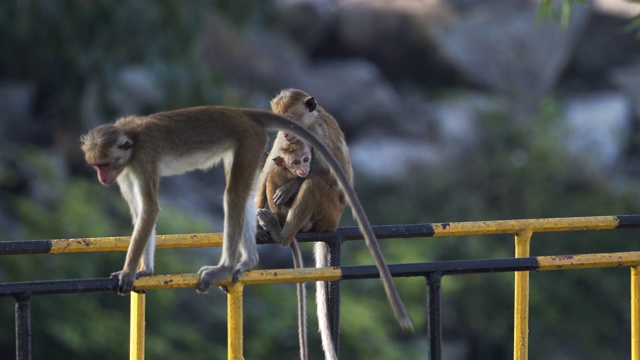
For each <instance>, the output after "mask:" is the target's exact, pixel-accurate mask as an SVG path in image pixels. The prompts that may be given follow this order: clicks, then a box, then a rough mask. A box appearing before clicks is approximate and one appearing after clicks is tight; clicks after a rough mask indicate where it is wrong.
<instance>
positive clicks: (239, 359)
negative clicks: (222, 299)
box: [225, 282, 244, 360]
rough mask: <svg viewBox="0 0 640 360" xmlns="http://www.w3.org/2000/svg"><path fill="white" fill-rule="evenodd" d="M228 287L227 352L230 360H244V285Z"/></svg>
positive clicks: (237, 283) (228, 285)
mask: <svg viewBox="0 0 640 360" xmlns="http://www.w3.org/2000/svg"><path fill="white" fill-rule="evenodd" d="M225 285H227V289H228V291H229V293H228V294H227V323H228V324H227V349H228V350H227V351H228V352H229V354H228V355H227V356H228V359H229V360H243V359H244V357H243V355H242V336H243V335H242V321H243V320H242V295H243V289H244V284H242V283H241V282H236V283H232V284H225Z"/></svg>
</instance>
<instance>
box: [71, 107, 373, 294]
mask: <svg viewBox="0 0 640 360" xmlns="http://www.w3.org/2000/svg"><path fill="white" fill-rule="evenodd" d="M268 130H285V131H288V132H292V133H293V134H295V135H296V136H299V137H300V138H301V139H302V140H303V141H304V142H306V143H308V144H309V145H310V146H312V147H313V148H314V149H316V151H317V152H318V153H320V154H322V153H324V154H325V156H324V158H325V159H326V160H327V161H328V162H329V166H330V167H331V168H332V169H334V170H335V171H338V172H339V171H340V166H339V165H338V163H337V162H336V160H335V159H333V158H332V157H331V154H330V152H329V151H328V150H327V149H326V147H324V146H323V144H322V143H321V142H320V141H319V140H318V139H316V138H315V136H313V134H311V133H309V132H308V131H307V130H306V129H304V128H303V127H301V126H299V125H298V124H297V123H295V122H292V121H291V120H288V119H286V118H284V117H281V116H278V115H275V114H273V113H271V112H268V111H263V110H254V109H233V108H225V107H217V106H202V107H195V108H188V109H182V110H175V111H168V112H163V113H158V114H153V115H149V116H129V117H125V118H122V119H120V120H118V121H116V122H115V123H114V124H108V125H101V126H99V127H97V128H96V129H94V130H92V131H91V132H89V133H88V134H87V135H86V136H83V137H82V150H83V151H84V152H85V157H86V160H87V162H88V163H90V164H91V165H92V166H93V167H94V168H95V169H96V170H97V172H98V179H99V180H100V182H101V183H103V184H104V185H110V184H112V183H113V182H117V183H118V185H119V187H120V190H121V192H122V195H123V197H124V198H125V200H126V201H127V202H128V204H129V207H130V209H131V216H132V220H133V224H134V230H133V234H132V236H131V243H130V246H129V249H128V251H127V255H126V260H125V264H124V267H123V269H122V271H119V272H116V273H114V274H112V275H113V276H114V277H117V278H118V279H119V282H118V292H119V293H121V294H127V293H129V292H130V291H131V290H132V289H133V283H134V280H135V278H136V277H137V276H144V275H149V274H151V273H152V272H153V253H154V248H155V243H154V241H155V223H156V219H157V216H158V212H159V211H160V209H159V206H158V200H157V191H158V186H159V182H160V177H161V176H168V175H177V174H180V173H184V172H186V171H190V170H194V169H206V168H209V167H211V166H213V165H214V164H215V163H216V161H218V160H221V161H222V162H223V164H224V170H225V178H226V182H227V187H226V189H225V195H224V208H225V220H224V229H225V232H224V242H223V249H222V257H221V259H220V262H219V264H218V265H217V266H205V267H203V268H201V269H200V272H199V273H200V274H201V277H200V281H199V283H198V286H197V289H198V291H200V292H206V291H207V290H208V289H209V287H211V286H212V285H213V284H214V283H216V282H219V281H222V280H223V279H225V278H227V277H228V276H230V275H232V274H233V275H238V274H240V273H242V272H244V271H246V270H248V269H251V268H252V267H253V266H255V264H256V263H257V261H258V254H257V250H256V247H255V226H254V224H255V223H254V221H253V219H248V216H253V214H255V208H254V207H253V204H252V201H253V199H252V196H251V193H252V191H253V189H254V186H255V181H256V178H257V176H258V173H259V166H260V162H261V161H262V153H263V152H264V150H265V148H266V145H267V140H268V137H267V131H268ZM114 139H115V140H114ZM340 179H341V180H340V181H341V183H342V184H343V185H344V186H345V189H347V190H348V193H349V195H350V198H349V199H350V201H351V200H353V201H354V204H355V205H354V206H357V207H360V206H359V202H358V200H357V196H356V195H355V192H353V189H352V188H351V187H350V186H349V182H348V180H347V178H346V177H345V176H344V174H342V175H340ZM365 223H366V219H365ZM363 231H364V230H363Z"/></svg>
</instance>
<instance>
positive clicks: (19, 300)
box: [15, 293, 31, 360]
mask: <svg viewBox="0 0 640 360" xmlns="http://www.w3.org/2000/svg"><path fill="white" fill-rule="evenodd" d="M15 299H16V359H17V360H31V293H23V294H20V295H17V296H16V297H15Z"/></svg>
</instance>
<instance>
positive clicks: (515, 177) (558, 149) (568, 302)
mask: <svg viewBox="0 0 640 360" xmlns="http://www.w3.org/2000/svg"><path fill="white" fill-rule="evenodd" d="M481 119H482V122H481V128H482V132H481V134H480V142H479V144H476V145H474V146H473V148H472V149H471V148H470V149H468V151H467V152H466V153H467V154H468V155H467V157H465V158H463V159H461V161H459V162H457V163H447V164H446V165H445V166H444V167H443V168H440V169H438V170H439V171H435V169H434V171H433V172H426V173H420V174H415V176H412V178H411V181H388V182H386V183H378V182H377V183H367V182H366V181H364V180H363V181H362V182H361V183H360V184H358V186H359V187H358V193H359V195H360V196H361V197H362V199H363V206H364V207H365V208H366V209H367V210H368V214H369V216H370V217H371V221H372V222H373V223H377V224H400V223H431V222H441V221H477V220H497V219H517V218H541V217H565V216H566V217H570V216H594V215H616V214H626V213H635V212H637V209H638V204H637V199H638V195H639V194H638V191H637V189H636V188H635V187H634V188H631V187H624V188H619V189H616V191H615V192H614V191H612V189H611V185H610V183H609V182H607V181H606V180H607V179H605V178H604V176H606V174H603V175H602V176H603V177H602V178H601V179H598V177H594V174H591V173H589V172H588V171H587V170H586V169H583V168H581V166H580V165H578V164H579V162H577V161H576V159H572V158H571V157H569V156H567V155H566V153H564V152H563V148H562V129H561V128H559V126H558V123H559V121H558V120H559V119H560V112H559V108H558V105H557V103H555V102H554V101H553V100H550V99H548V100H546V101H544V102H543V103H542V104H541V105H540V106H539V109H538V111H537V114H536V115H535V116H533V117H532V118H530V119H520V120H518V119H513V118H511V117H510V116H509V115H508V114H507V113H487V114H484V115H483V116H482V117H481ZM513 242H514V239H513V237H512V236H509V235H504V236H469V237H456V238H434V239H426V240H424V241H411V240H409V241H393V245H391V244H388V243H387V244H385V248H384V249H383V250H384V251H385V254H389V256H388V259H389V261H391V262H395V261H398V262H400V261H403V262H412V261H414V262H418V261H425V260H455V259H482V258H505V257H512V256H513V253H514V245H513ZM633 250H637V243H636V241H635V240H634V236H630V234H629V232H628V231H625V230H618V231H608V232H596V231H592V232H568V233H567V232H565V233H555V234H544V233H539V234H534V236H533V238H532V250H531V253H532V255H533V256H538V255H557V254H581V253H597V252H614V251H633ZM358 256H361V259H362V260H363V261H366V253H365V252H364V251H359V252H358V254H355V255H354V254H351V253H350V252H348V251H345V252H344V259H352V258H354V257H358ZM400 281H402V280H400ZM628 282H629V274H628V269H620V270H589V271H571V272H567V271H565V272H550V273H532V275H531V302H530V303H531V310H530V317H531V326H530V348H529V350H530V351H529V353H530V356H531V358H534V359H538V358H552V359H575V358H581V359H586V358H590V359H617V358H625V357H628V352H629V342H628V339H629V338H628V334H629V333H630V318H629V316H630V315H629V311H630V309H629V288H628ZM350 286H352V285H351V284H350ZM400 286H402V283H400ZM422 286H424V285H422ZM403 290H405V291H409V290H408V289H403ZM442 291H443V309H444V312H443V315H442V317H443V322H444V327H445V328H444V337H445V339H447V338H451V339H458V340H460V339H463V340H464V341H466V342H468V343H469V344H471V348H470V349H469V353H470V354H473V358H474V359H506V358H510V357H511V356H512V347H511V346H512V338H511V337H510V336H511V334H512V331H513V330H512V327H513V319H512V316H513V313H512V311H511V309H512V308H513V275H512V274H511V273H509V274H488V275H473V276H459V277H449V278H445V279H444V280H443V285H442ZM595 294H607V295H608V294H612V295H611V296H607V295H605V296H596V295H595ZM613 294H615V295H613ZM413 295H415V296H416V297H419V296H420V294H417V293H416V294H412V295H409V296H405V297H404V298H405V299H414V298H415V297H413ZM422 296H424V295H422ZM586 299H588V300H586ZM506 309H509V310H508V311H507V310H506ZM416 310H417V309H416ZM414 319H415V316H414Z"/></svg>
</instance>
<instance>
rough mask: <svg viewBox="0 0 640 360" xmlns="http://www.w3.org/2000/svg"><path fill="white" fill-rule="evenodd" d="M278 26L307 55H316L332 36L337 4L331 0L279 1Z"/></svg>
mask: <svg viewBox="0 0 640 360" xmlns="http://www.w3.org/2000/svg"><path fill="white" fill-rule="evenodd" d="M276 4H277V6H278V16H277V18H278V19H277V21H276V26H277V27H278V28H280V29H282V30H283V31H284V32H286V33H287V34H289V36H291V38H292V39H293V40H294V41H295V42H296V43H297V44H298V46H300V47H301V48H302V49H303V50H304V51H305V52H306V53H311V54H313V53H315V52H317V51H318V50H319V48H320V47H321V46H323V45H324V44H325V43H326V42H327V41H328V40H329V37H331V36H332V34H333V31H334V27H335V20H336V4H335V2H333V1H331V0H278V1H277V2H276Z"/></svg>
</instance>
